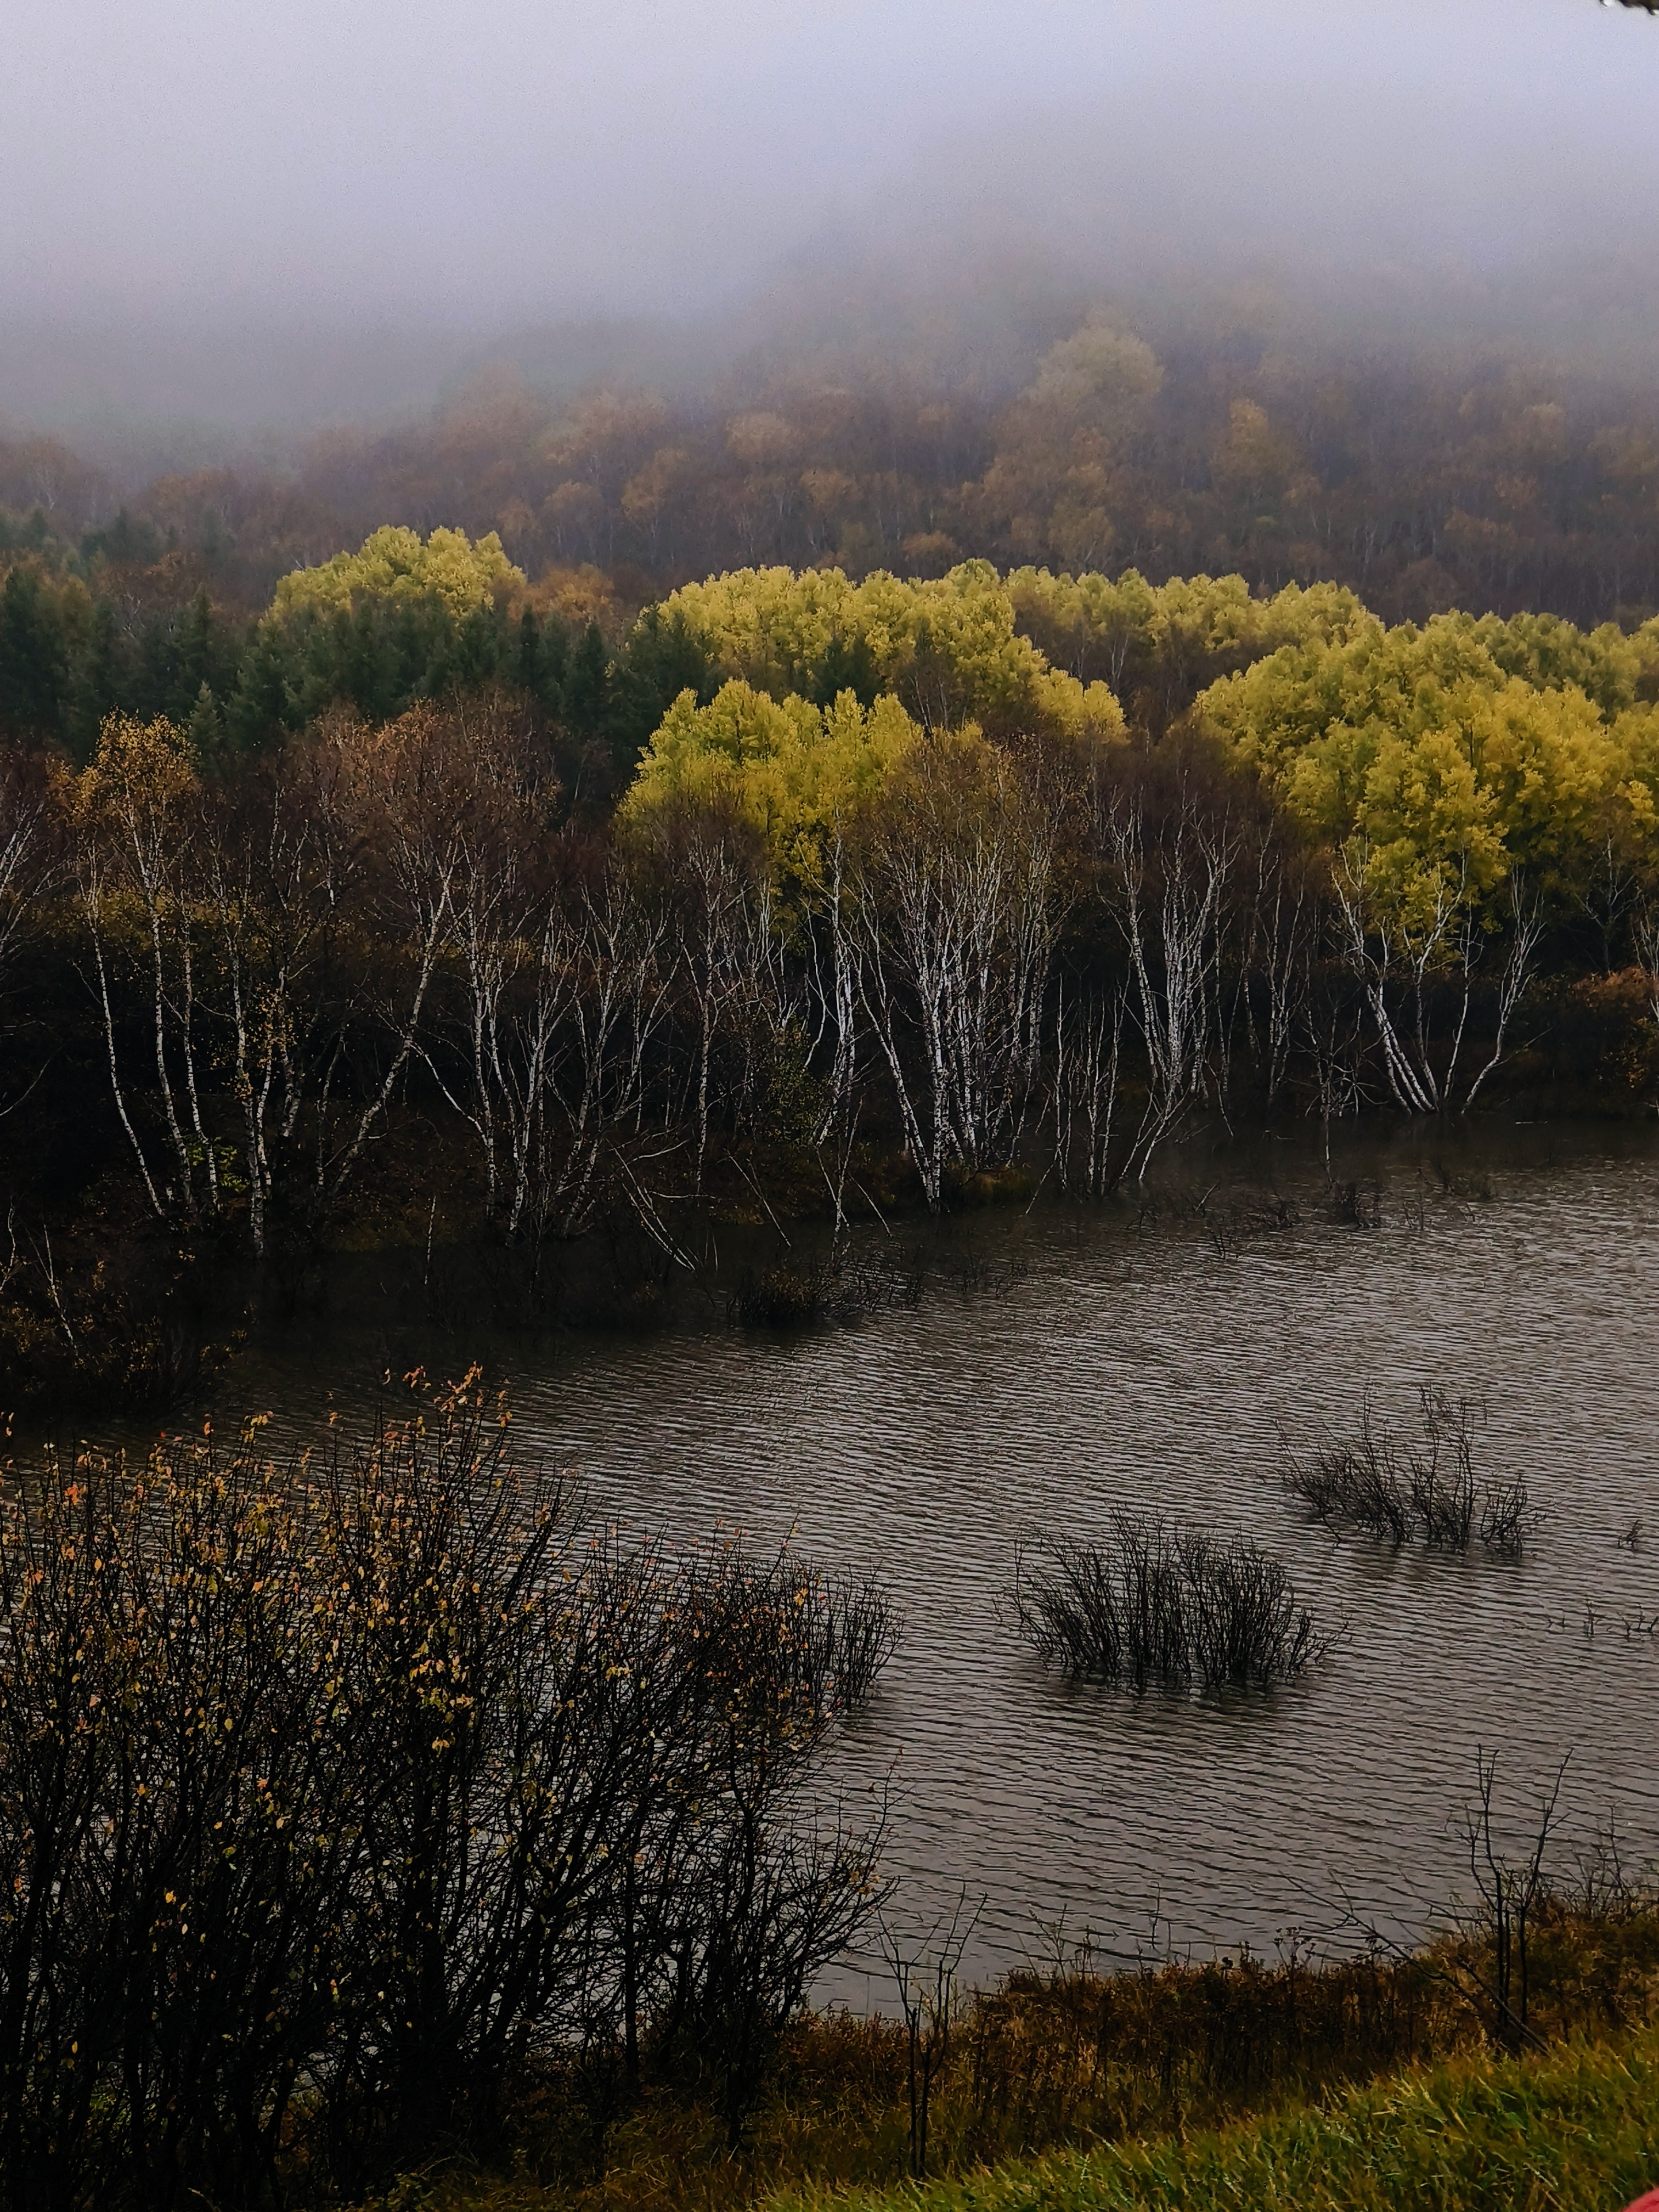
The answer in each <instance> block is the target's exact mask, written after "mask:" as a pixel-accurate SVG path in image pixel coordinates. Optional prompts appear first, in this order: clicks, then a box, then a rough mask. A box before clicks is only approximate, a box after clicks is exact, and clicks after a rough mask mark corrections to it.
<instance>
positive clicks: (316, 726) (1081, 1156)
mask: <svg viewBox="0 0 1659 2212" xmlns="http://www.w3.org/2000/svg"><path fill="white" fill-rule="evenodd" d="M20 573H26V572H21V571H17V570H14V572H13V575H14V578H15V576H16V575H17V574H20ZM211 614H212V610H211V607H210V605H209V606H207V607H206V608H204V613H203V618H202V625H201V632H200V635H202V637H203V638H204V640H205V641H206V642H207V644H208V645H210V644H211V641H212V636H213V629H212V623H211ZM204 649H205V647H204ZM250 658H251V659H252V661H253V662H254V663H255V664H256V665H258V666H261V667H263V668H264V669H265V670H267V671H270V680H271V697H272V701H273V720H272V724H271V726H270V729H269V730H268V731H266V732H264V733H263V734H262V735H260V736H259V738H258V740H257V741H254V742H248V743H240V742H238V741H237V739H236V738H235V736H234V732H233V729H232V727H231V726H228V724H227V722H226V721H225V720H222V718H221V716H220V714H219V711H218V708H217V702H216V696H215V694H214V692H213V689H212V686H211V685H210V684H208V683H207V682H206V681H205V680H204V682H203V684H201V685H200V686H199V687H198V690H197V701H196V703H195V705H194V706H193V707H192V708H191V713H190V714H189V715H188V716H187V717H184V718H182V719H179V720H174V719H172V718H170V717H169V716H168V715H167V714H164V713H162V714H157V713H151V714H149V716H148V717H141V716H140V715H138V714H135V713H132V712H131V711H129V712H125V713H121V712H117V713H114V714H108V715H106V717H105V718H104V720H103V721H102V723H101V725H100V728H99V730H98V731H97V732H96V733H95V736H94V738H93V741H92V744H91V748H90V753H89V757H87V758H86V760H85V764H84V765H79V764H77V754H76V747H75V746H74V744H73V743H72V741H71V740H70V738H68V737H67V736H62V737H59V738H58V740H57V742H55V743H54V742H52V738H51V736H50V733H49V732H45V731H41V730H40V729H38V728H37V730H36V731H35V732H33V741H31V739H30V738H27V737H17V738H13V740H12V741H11V743H10V744H9V749H8V750H7V752H6V754H5V757H4V775H3V782H0V970H3V972H0V989H3V991H4V993H5V997H4V1002H3V1004H4V1048H5V1060H4V1066H3V1075H0V1081H3V1096H0V1147H3V1152H0V1165H3V1174H4V1177H5V1184H6V1206H7V1222H8V1231H7V1237H8V1243H7V1248H6V1251H5V1254H4V1255H3V1256H0V1328H3V1330H4V1333H5V1335H4V1341H5V1345H6V1351H7V1356H8V1364H9V1368H10V1370H11V1373H12V1376H13V1378H14V1380H13V1383H12V1390H11V1395H12V1396H13V1398H14V1400H18V1399H21V1398H23V1397H25V1396H32V1395H45V1396H49V1395H52V1394H53V1393H54V1392H68V1393H71V1394H73V1393H82V1394H87V1393H96V1392H100V1391H106V1392H108V1391H112V1392H114V1393H115V1394H117V1395H131V1393H133V1392H135V1391H137V1392H141V1393H142V1392H147V1391H156V1390H162V1391H164V1390H166V1389H170V1388H173V1387H174V1386H175V1385H176V1383H178V1381H179V1379H180V1378H181V1376H182V1375H183V1374H184V1373H185V1371H186V1370H188V1369H189V1368H190V1366H191V1362H192V1361H193V1359H194V1358H195V1357H196V1356H197V1352H198V1351H199V1345H200V1338H201V1334H202V1330H201V1327H200V1326H199V1324H200V1322H201V1320H202V1316H204V1315H205V1314H207V1313H209V1312H210V1311H211V1310H212V1308H213V1305H214V1299H215V1296H216V1293H215V1292H214V1291H213V1288H212V1286H213V1285H214V1284H215V1283H216V1281H218V1280H219V1279H220V1278H221V1277H222V1272H223V1270H224V1269H225V1268H226V1267H232V1268H234V1267H239V1266H241V1265H245V1264H246V1262H248V1261H253V1262H258V1263H264V1265H265V1266H266V1267H274V1268H275V1269H276V1276H277V1277H278V1278H281V1279H288V1280H290V1281H291V1280H293V1279H295V1270H298V1271H299V1272H300V1273H303V1272H304V1270H305V1268H306V1267H307V1266H308V1265H310V1264H311V1263H312V1261H313V1259H314V1256H315V1255H318V1254H319V1253H320V1252H322V1251H325V1250H326V1249H329V1248H330V1247H331V1246H334V1245H337V1244H338V1243H341V1242H342V1241H345V1242H348V1243H364V1242H368V1243H392V1244H398V1243H402V1244H404V1245H410V1246H417V1245H419V1244H420V1243H421V1242H422V1239H424V1241H425V1243H426V1244H427V1246H428V1249H429V1248H430V1246H431V1244H432V1243H433V1241H434V1239H436V1240H437V1241H438V1242H439V1243H442V1244H445V1245H446V1246H453V1245H459V1246H465V1247H467V1248H469V1249H471V1250H472V1251H474V1252H475V1253H476V1254H478V1255H494V1257H493V1258H489V1260H488V1262H487V1266H486V1267H485V1273H486V1276H487V1283H486V1285H485V1288H486V1290H487V1293H488V1296H489V1298H490V1299H491V1300H492V1301H493V1303H494V1304H495V1309H496V1310H497V1311H498V1312H499V1313H500V1315H501V1317H502V1318H504V1319H507V1320H512V1319H520V1318H524V1317H526V1316H531V1317H535V1316H540V1317H542V1318H547V1317H550V1316H553V1315H555V1314H557V1313H561V1312H563V1313H566V1314H567V1315H568V1314H571V1313H572V1311H573V1297H574V1310H579V1311H587V1312H591V1313H594V1314H596V1315H597V1316H602V1317H608V1318H623V1317H627V1316H642V1315H649V1314H653V1313H656V1312H658V1311H660V1310H663V1309H664V1303H665V1292H666V1290H667V1287H668V1286H669V1285H671V1283H672V1282H673V1281H674V1280H675V1279H678V1277H679V1276H680V1275H681V1274H683V1273H686V1272H687V1271H691V1270H695V1269H696V1267H698V1266H699V1265H700V1264H701V1258H702V1255H703V1243H702V1239H703V1237H704V1235H705V1229H706V1225H708V1222H709V1221H710V1220H711V1219H714V1220H718V1219H722V1218H723V1219H727V1220H730V1219H732V1218H737V1219H748V1220H752V1221H755V1222H762V1221H765V1220H768V1219H770V1220H774V1221H775V1220H777V1219H778V1218H781V1217H782V1216H784V1215H786V1214H787V1213H790V1212H794V1213H799V1212H812V1211H817V1212H822V1213H823V1214H824V1216H825V1217H826V1218H833V1220H834V1222H835V1224H836V1230H837V1231H840V1229H841V1227H842V1225H843V1224H844V1223H845V1221H846V1220H847V1219H848V1218H849V1217H850V1216H851V1215H853V1214H856V1213H858V1212H865V1213H866V1215H871V1214H875V1213H879V1212H882V1210H883V1209H884V1207H886V1206H890V1205H893V1204H903V1203H905V1202H907V1201H908V1202H910V1203H915V1204H920V1205H923V1206H927V1207H928V1208H930V1209H932V1210H933V1211H939V1210H940V1209H942V1208H945V1207H947V1206H951V1205H953V1204H955V1203H957V1202H960V1201H961V1200H963V1198H964V1197H969V1198H972V1197H981V1198H982V1197H984V1196H987V1195H991V1194H995V1193H996V1192H997V1191H999V1190H1006V1189H1013V1188H1020V1189H1029V1188H1030V1187H1031V1184H1032V1183H1033V1182H1036V1181H1042V1182H1047V1183H1048V1185H1049V1186H1050V1188H1053V1189H1054V1191H1056V1192H1059V1193H1064V1194H1071V1195H1072V1196H1073V1197H1074V1198H1092V1197H1097V1196H1099V1195H1101V1194H1103V1193H1106V1192H1108V1191H1110V1190H1112V1189H1114V1188H1118V1187H1119V1186H1121V1184H1123V1183H1124V1182H1126V1181H1128V1182H1133V1181H1137V1180H1139V1179H1140V1178H1142V1177H1144V1176H1145V1174H1146V1170H1147V1166H1148V1164H1149V1162H1150V1161H1151V1160H1152V1158H1153V1157H1154V1155H1155V1154H1156V1153H1157V1152H1158V1150H1159V1148H1160V1147H1161V1146H1164V1145H1165V1144H1166V1143H1167V1142H1168V1141H1169V1140H1170V1139H1171V1138H1172V1137H1173V1136H1174V1135H1175V1134H1176V1133H1177V1132H1178V1131H1179V1130H1180V1129H1181V1128H1182V1127H1183V1125H1185V1124H1186V1123H1188V1121H1189V1120H1190V1119H1191V1117H1192V1116H1193V1115H1194V1114H1196V1113H1199V1112H1200V1111H1201V1112H1203V1113H1204V1114H1206V1115H1209V1116H1211V1117H1212V1119H1214V1120H1216V1121H1218V1123H1219V1124H1222V1125H1225V1126H1232V1125H1233V1124H1234V1123H1235V1122H1236V1121H1237V1119H1238V1117H1240V1116H1244V1117H1246V1118H1249V1119H1251V1120H1255V1121H1260V1120H1261V1118H1262V1117H1273V1116H1274V1115H1284V1114H1286V1113H1296V1112H1302V1113H1311V1114H1313V1115H1316V1116H1318V1117H1320V1118H1322V1119H1323V1121H1325V1122H1326V1123H1327V1124H1328V1123H1329V1122H1330V1121H1332V1120H1334V1119H1336V1118H1338V1117H1340V1116H1341V1115H1345V1114H1349V1113H1352V1112H1356V1111H1358V1110H1359V1109H1361V1108H1362V1107H1364V1106H1365V1105H1366V1104H1369V1103H1382V1104H1386V1105H1389V1106H1392V1107H1394V1108H1395V1109H1399V1110H1401V1111H1404V1112H1407V1113H1410V1114H1418V1115H1421V1114H1444V1113H1449V1112H1462V1111H1464V1110H1467V1109H1468V1107H1469V1106H1470V1105H1471V1104H1473V1103H1475V1102H1477V1101H1478V1100H1480V1099H1481V1098H1483V1097H1492V1095H1493V1086H1494V1085H1498V1084H1501V1083H1504V1082H1508V1083H1510V1085H1515V1084H1516V1083H1519V1084H1521V1085H1531V1086H1533V1088H1534V1091H1537V1090H1538V1089H1539V1087H1540V1086H1541V1087H1542V1090H1543V1091H1544V1092H1545V1093H1547V1095H1548V1096H1549V1097H1553V1099H1555V1100H1556V1102H1557V1103H1558V1104H1559V1103H1566V1104H1568V1105H1569V1106H1571V1105H1572V1104H1574V1103H1577V1104H1589V1105H1591V1106H1592V1107H1594V1108H1595V1109H1597V1110H1607V1109H1612V1110H1614V1111H1626V1112H1628V1111H1632V1110H1637V1109H1641V1108H1642V1107H1643V1106H1644V1104H1645V1103H1647V1102H1649V1101H1650V1099H1651V1097H1652V1093H1653V1089H1654V1081H1655V1073H1656V1069H1655V1059H1654V1047H1655V1042H1656V1021H1659V1003H1656V994H1659V984H1656V981H1655V976H1656V972H1659V943H1656V929H1659V837H1656V823H1659V621H1650V622H1648V623H1644V624H1643V625H1641V626H1640V627H1638V629H1635V630H1634V631H1633V632H1632V634H1630V635H1626V633H1625V632H1624V631H1623V630H1621V629H1620V628H1618V627H1617V626H1616V625H1613V624H1605V625H1602V626H1601V627H1599V628H1597V629H1595V630H1592V631H1589V632H1586V631H1583V630H1580V629H1576V628H1574V627H1573V626H1572V625H1571V624H1568V623H1563V622H1561V621H1559V619H1557V618H1555V617H1532V616H1525V617H1516V618H1515V619H1513V620H1510V621H1507V622H1506V621H1503V620H1500V619H1498V617H1492V616H1486V617H1480V618H1479V619H1477V618H1475V617H1470V616H1468V615H1446V616H1439V617H1434V618H1433V619H1432V620H1431V621H1430V622H1428V623H1426V624H1424V625H1422V626H1418V625H1415V624H1411V623H1407V624H1403V625H1396V626H1395V627H1394V628H1392V629H1390V628H1388V627H1386V626H1385V625H1384V624H1383V622H1382V621H1381V620H1380V619H1379V618H1378V617H1376V616H1375V615H1374V614H1372V613H1371V612H1370V611H1368V610H1367V609H1366V607H1365V606H1364V605H1363V604H1362V603H1361V601H1360V600H1359V599H1358V598H1357V597H1356V596H1355V595H1354V594H1353V593H1352V592H1349V591H1347V590H1346V589H1345V588H1343V587H1341V586H1334V585H1330V584H1324V585H1318V586H1312V587H1310V588H1308V589H1305V590H1304V589H1303V588H1301V587H1300V586H1294V585H1292V586H1286V587H1285V588H1284V589H1283V590H1281V591H1280V592H1277V593H1275V594H1273V596H1271V597H1269V598H1266V599H1261V598H1256V597H1254V596H1253V595H1252V594H1251V592H1249V588H1248V586H1247V583H1246V581H1245V580H1244V579H1243V578H1242V577H1238V576H1232V577H1224V578H1222V579H1219V580H1212V579H1208V578H1198V579H1193V580H1178V581H1175V582H1171V583H1170V584H1167V585H1164V586H1159V587H1158V588H1156V589H1154V588H1153V587H1152V586H1150V585H1148V584H1147V583H1146V581H1145V580H1143V579H1142V578H1140V577H1139V575H1137V574H1134V573H1133V572H1128V573H1127V574H1122V575H1120V576H1118V577H1116V578H1110V577H1108V576H1106V575H1103V574H1098V573H1096V574H1089V573H1085V574H1080V575H1078V576H1067V575H1063V574H1061V575H1056V574H1053V573H1051V572H1050V571H1048V570H1046V569H1036V568H1025V569H1019V570H1016V571H1014V572H1012V574H1008V575H1006V576H1003V575H1000V574H998V572H997V571H996V570H995V569H994V568H992V567H991V566H990V565H989V564H988V563H986V562H967V563H963V564H961V565H959V566H958V567H957V568H954V569H952V570H951V572H950V573H949V574H947V575H945V577H943V578H939V579H936V580H909V581H906V580H902V579H899V578H897V577H895V576H893V575H891V574H886V573H884V572H882V571H876V572H873V573H872V574H868V575H866V577H864V578H863V579H862V580H860V581H856V582H855V581H854V580H852V579H851V578H850V577H849V576H848V575H847V574H844V573H843V572H842V571H841V570H839V569H835V568H830V569H811V570H806V571H802V572H796V571H792V570H789V569H785V568H774V569H746V570H740V571H736V572H732V573H728V574H723V575H719V576H715V577H712V578H710V579H708V580H706V581H703V582H701V583H696V584H691V585H687V586H683V587H681V588H680V589H679V590H678V591H677V592H672V593H671V594H669V595H668V596H667V597H666V598H665V599H663V600H661V601H660V602H659V603H657V604H656V605H653V606H652V607H650V608H649V609H647V611H644V612H643V613H642V614H641V616H640V617H638V618H637V620H636V621H635V623H633V624H632V625H631V626H630V628H629V629H628V630H627V631H626V632H625V633H624V634H623V635H620V636H619V637H618V638H617V640H616V641H615V642H614V644H608V643H607V642H606V641H605V635H604V633H603V631H602V629H600V628H599V625H598V624H597V623H594V622H592V621H590V622H588V623H586V624H585V625H584V626H582V627H581V628H580V629H578V628H576V627H574V625H572V624H571V623H569V622H568V620H567V619H566V618H565V617H562V615H561V614H560V613H559V611H557V610H556V608H549V607H544V608H542V609H541V610H540V611H538V607H537V605H536V603H535V599H534V594H533V593H532V591H531V589H530V587H529V586H528V585H527V583H526V580H525V577H524V575H523V573H522V571H520V570H519V569H517V568H514V567H513V564H512V563H511V562H509V561H508V560H507V556H506V555H505V552H504V550H502V548H501V545H500V544H499V542H498V541H496V540H495V538H493V537H487V538H484V539H483V540H482V541H479V542H477V543H476V544H475V543H473V542H472V541H471V540H469V539H468V538H466V537H465V534H464V533H461V532H455V531H437V532H433V533H432V535H431V536H430V537H429V538H426V539H424V540H422V538H420V537H419V535H418V534H417V533H416V532H410V531H402V530H398V529H394V528H390V527H388V528H386V529H383V530H381V531H379V532H375V533H374V534H373V535H372V536H371V537H370V538H369V539H368V540H367V541H366V543H365V544H364V545H363V546H362V548H361V549H360V550H358V551H356V553H352V554H343V555H337V556H333V557H332V558H331V559H330V560H329V561H327V562H322V563H319V564H318V565H316V566H314V567H313V568H307V569H304V570H301V571H297V572H295V573H293V574H290V575H289V576H288V577H286V578H284V579H283V581H282V582H281V583H280V584H279V586H278V587H277V589H276V594H275V596H274V599H273V601H272V603H271V605H270V607H269V608H268V609H267V611H265V612H264V615H263V616H262V617H260V618H259V620H258V623H257V625H256V626H255V628H254V630H253V632H252V645H251V647H250ZM435 671H439V672H437V673H435ZM279 702H280V711H276V708H277V706H278V703H279ZM1125 702H1127V708H1126V704H1125ZM290 720H291V722H292V723H293V725H294V726H292V727H290V726H289V722H290ZM596 1236H597V1237H598V1238H599V1243H598V1245H597V1246H596V1245H595V1243H594V1242H593V1239H594V1237H596ZM583 1240H586V1242H584V1241H583ZM624 1246H625V1247H626V1249H627V1252H628V1254H629V1255H631V1256H629V1257H628V1259H627V1260H626V1263H625V1264H624V1263H623V1261H620V1260H619V1259H618V1256H617V1255H618V1254H619V1252H620V1251H622V1249H623V1247H624ZM572 1251H578V1252H580V1255H581V1256H580V1258H578V1259H577V1260H574V1261H572V1262H571V1263H570V1265H569V1266H566V1265H565V1264H564V1263H563V1262H562V1261H561V1259H560V1255H561V1254H562V1253H569V1252H572ZM596 1255H598V1256H596ZM601 1262H603V1263H602V1264H601ZM481 1264H483V1263H482V1262H481ZM573 1284H574V1285H575V1290H574V1293H573ZM192 1301H194V1303H193V1304H192ZM192 1314H193V1315H194V1316H196V1319H195V1321H194V1322H192V1321H191V1318H190V1316H191V1315H192Z"/></svg>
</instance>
